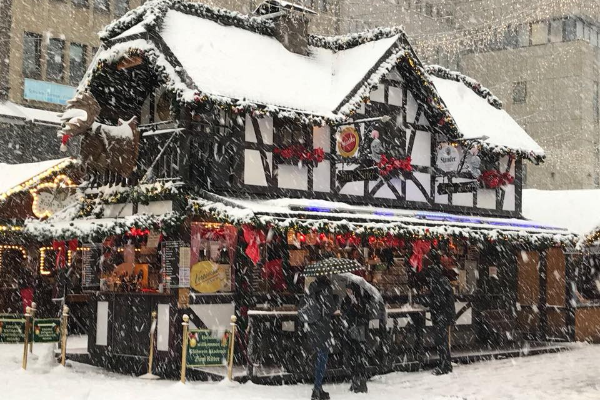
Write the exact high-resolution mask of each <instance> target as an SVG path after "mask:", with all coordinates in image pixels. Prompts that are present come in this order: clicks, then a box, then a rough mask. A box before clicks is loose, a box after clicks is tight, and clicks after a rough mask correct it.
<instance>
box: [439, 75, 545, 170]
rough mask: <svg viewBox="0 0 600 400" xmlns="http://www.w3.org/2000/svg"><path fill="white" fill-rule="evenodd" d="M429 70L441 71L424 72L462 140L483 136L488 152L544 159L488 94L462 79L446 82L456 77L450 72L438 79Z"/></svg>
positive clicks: (514, 122) (471, 82) (498, 102)
mask: <svg viewBox="0 0 600 400" xmlns="http://www.w3.org/2000/svg"><path fill="white" fill-rule="evenodd" d="M433 68H435V69H436V70H439V69H441V68H440V67H437V66H431V67H428V68H427V70H428V72H429V73H430V74H431V75H430V78H431V80H432V81H433V84H434V85H435V88H436V89H437V91H438V93H439V95H440V97H441V98H442V100H443V102H444V104H446V106H447V107H448V110H449V111H450V114H452V117H454V121H455V122H456V126H457V128H458V131H459V132H460V134H461V135H462V136H463V137H464V139H474V138H481V137H482V136H487V137H488V139H486V140H485V141H481V142H482V144H483V145H484V146H486V147H488V148H491V149H494V148H495V149H498V150H502V149H511V150H514V151H516V152H517V153H520V154H522V155H525V156H527V157H530V158H532V159H540V158H543V157H544V150H543V149H542V148H541V147H540V146H539V145H538V144H537V143H536V142H535V141H534V140H533V139H532V138H531V137H530V136H529V135H528V134H527V132H525V130H524V129H523V128H521V126H520V125H519V124H518V123H517V122H516V121H515V120H514V119H513V118H512V117H511V116H510V115H509V114H508V113H507V112H506V111H505V110H503V109H502V103H501V102H500V101H499V100H498V99H497V98H496V97H495V96H493V95H492V94H491V93H490V92H489V90H487V89H485V88H482V87H481V86H480V85H479V84H478V83H477V82H475V81H474V80H472V79H470V78H468V77H465V76H462V78H463V79H449V78H450V77H451V76H453V75H458V73H453V72H451V71H447V70H443V69H442V72H444V74H443V76H438V75H437V74H433ZM436 72H437V71H436ZM450 74H452V75H450ZM468 84H469V85H470V86H471V87H469V86H468ZM476 90H478V91H480V93H476Z"/></svg>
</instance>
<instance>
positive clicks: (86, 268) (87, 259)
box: [81, 243, 102, 289]
mask: <svg viewBox="0 0 600 400" xmlns="http://www.w3.org/2000/svg"><path fill="white" fill-rule="evenodd" d="M82 252H83V255H82V257H81V259H82V264H83V267H82V274H81V286H83V288H84V289H98V288H100V275H101V273H102V244H97V243H92V244H86V245H85V246H83V250H82Z"/></svg>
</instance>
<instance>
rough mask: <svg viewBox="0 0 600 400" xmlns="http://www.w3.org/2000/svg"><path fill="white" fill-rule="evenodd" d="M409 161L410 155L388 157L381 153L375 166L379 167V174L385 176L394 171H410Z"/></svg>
mask: <svg viewBox="0 0 600 400" xmlns="http://www.w3.org/2000/svg"><path fill="white" fill-rule="evenodd" d="M410 163H411V159H410V157H406V158H404V159H402V158H394V157H389V158H388V157H387V156H386V155H385V154H382V155H381V158H380V160H379V162H378V163H377V168H379V175H381V176H386V175H389V174H391V173H392V172H395V171H405V172H410V171H412V165H410Z"/></svg>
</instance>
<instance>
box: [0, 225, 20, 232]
mask: <svg viewBox="0 0 600 400" xmlns="http://www.w3.org/2000/svg"><path fill="white" fill-rule="evenodd" d="M22 230H23V227H22V226H15V225H0V232H7V231H8V232H20V231H22Z"/></svg>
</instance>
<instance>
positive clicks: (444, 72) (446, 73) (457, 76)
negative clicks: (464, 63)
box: [425, 65, 503, 110]
mask: <svg viewBox="0 0 600 400" xmlns="http://www.w3.org/2000/svg"><path fill="white" fill-rule="evenodd" d="M425 72H427V73H428V74H429V75H433V76H435V77H437V78H440V79H447V80H452V81H456V82H462V83H463V84H464V85H465V86H467V87H468V88H469V89H471V90H472V91H473V92H475V94H477V95H478V96H479V97H481V98H482V99H485V100H487V102H488V103H489V104H490V105H491V106H492V107H496V108H497V109H498V110H502V107H503V104H502V100H500V99H499V98H498V97H496V96H494V94H493V93H492V92H491V90H490V89H488V88H486V87H485V86H483V85H482V84H481V83H480V82H478V81H476V80H475V79H473V78H471V77H470V76H467V75H464V74H462V73H460V72H458V71H452V70H450V69H448V68H444V67H442V66H441V65H426V66H425Z"/></svg>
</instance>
